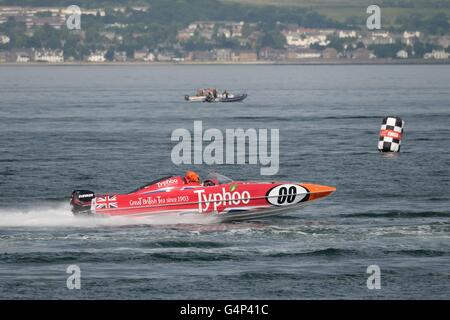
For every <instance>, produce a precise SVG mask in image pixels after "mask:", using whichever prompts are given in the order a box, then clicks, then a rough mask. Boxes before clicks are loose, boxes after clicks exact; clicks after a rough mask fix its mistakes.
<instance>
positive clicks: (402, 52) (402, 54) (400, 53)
mask: <svg viewBox="0 0 450 320" xmlns="http://www.w3.org/2000/svg"><path fill="white" fill-rule="evenodd" d="M396 56H397V58H399V59H408V52H407V51H406V50H400V51H398V52H397V54H396Z"/></svg>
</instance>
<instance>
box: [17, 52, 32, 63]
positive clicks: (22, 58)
mask: <svg viewBox="0 0 450 320" xmlns="http://www.w3.org/2000/svg"><path fill="white" fill-rule="evenodd" d="M30 60H31V58H30V56H29V55H28V54H27V53H24V52H19V53H18V54H17V58H16V62H19V63H26V62H30Z"/></svg>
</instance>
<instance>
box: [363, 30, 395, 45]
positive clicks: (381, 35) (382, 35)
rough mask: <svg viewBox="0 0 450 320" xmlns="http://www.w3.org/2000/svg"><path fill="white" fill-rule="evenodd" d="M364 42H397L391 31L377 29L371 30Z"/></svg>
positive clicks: (365, 43) (368, 43) (367, 43)
mask: <svg viewBox="0 0 450 320" xmlns="http://www.w3.org/2000/svg"><path fill="white" fill-rule="evenodd" d="M363 43H364V45H365V46H368V45H371V44H393V43H395V39H394V37H393V36H392V35H391V34H390V33H389V31H377V32H370V33H369V34H368V35H367V36H366V37H365V38H363Z"/></svg>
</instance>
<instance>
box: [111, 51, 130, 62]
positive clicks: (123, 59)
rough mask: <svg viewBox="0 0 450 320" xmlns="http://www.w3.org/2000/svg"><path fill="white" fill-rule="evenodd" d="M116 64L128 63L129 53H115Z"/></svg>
mask: <svg viewBox="0 0 450 320" xmlns="http://www.w3.org/2000/svg"><path fill="white" fill-rule="evenodd" d="M113 60H114V61H115V62H127V53H126V52H125V51H114V58H113Z"/></svg>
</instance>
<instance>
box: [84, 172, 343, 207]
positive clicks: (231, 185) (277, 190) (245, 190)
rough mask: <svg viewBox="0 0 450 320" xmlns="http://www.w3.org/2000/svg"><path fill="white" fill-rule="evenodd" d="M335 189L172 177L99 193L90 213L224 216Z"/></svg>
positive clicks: (321, 195)
mask: <svg viewBox="0 0 450 320" xmlns="http://www.w3.org/2000/svg"><path fill="white" fill-rule="evenodd" d="M335 190H336V189H335V188H334V187H328V186H321V185H316V184H309V183H301V184H299V183H293V182H243V181H233V182H228V183H225V184H217V182H216V184H215V185H213V186H204V185H201V184H195V183H191V184H186V183H185V182H184V180H183V178H181V177H179V176H174V177H170V178H166V179H164V180H161V181H159V182H156V183H154V184H151V185H149V186H145V187H143V188H141V189H138V190H137V191H135V192H132V193H128V194H110V195H98V196H96V197H95V198H94V199H93V200H92V202H91V207H90V208H91V213H94V214H96V215H109V216H140V215H153V214H158V213H194V214H204V215H211V214H217V215H219V216H227V215H232V214H235V213H243V212H248V213H251V212H253V211H254V212H258V213H261V212H264V211H271V210H272V211H276V212H278V211H284V210H285V209H289V208H292V207H295V206H299V205H302V204H305V203H306V202H310V201H314V200H317V199H320V198H324V197H326V196H328V195H330V194H331V193H333V192H334V191H335Z"/></svg>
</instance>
